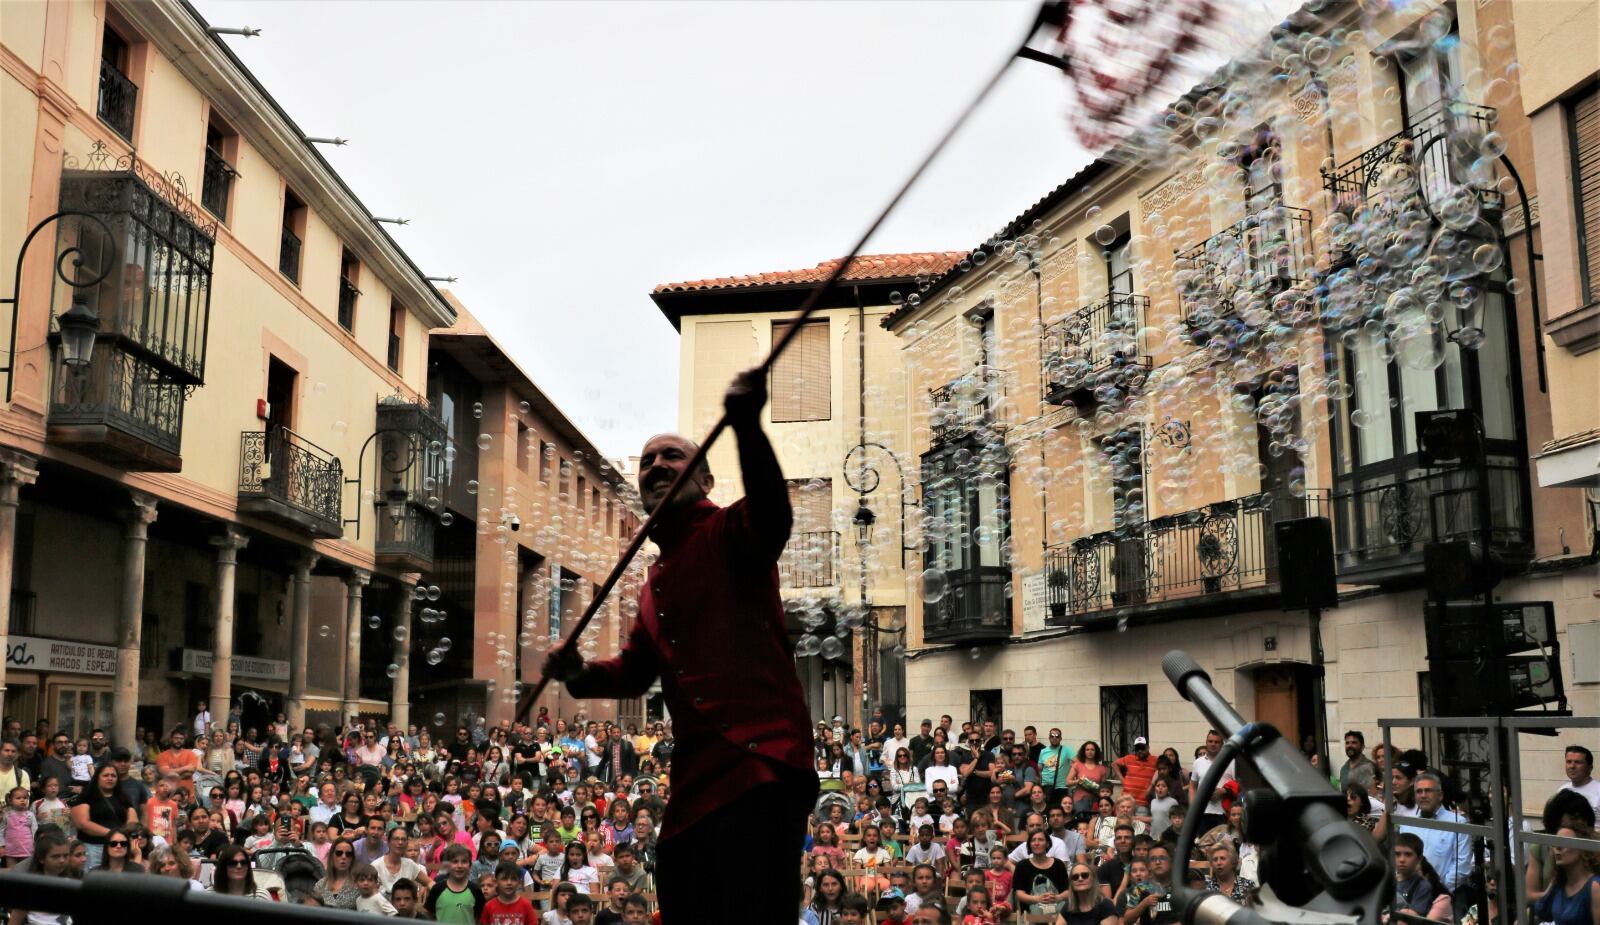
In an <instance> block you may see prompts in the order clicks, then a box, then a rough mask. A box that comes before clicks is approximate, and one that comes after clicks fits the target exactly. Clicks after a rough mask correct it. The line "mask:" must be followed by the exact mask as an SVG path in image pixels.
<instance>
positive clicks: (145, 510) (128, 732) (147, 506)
mask: <svg viewBox="0 0 1600 925" xmlns="http://www.w3.org/2000/svg"><path fill="white" fill-rule="evenodd" d="M130 494H131V495H132V496H133V510H132V511H131V512H129V514H128V518H127V523H128V532H127V534H126V535H125V536H124V543H123V548H122V609H121V611H120V612H119V613H118V614H117V677H116V685H115V687H114V689H113V692H114V694H115V697H116V701H115V705H114V707H113V708H112V720H111V741H112V742H114V743H116V744H118V745H124V746H126V745H131V744H132V742H133V732H134V729H135V728H136V727H137V725H138V715H139V649H140V643H141V639H140V636H141V631H142V630H143V623H144V554H145V548H146V547H147V546H148V545H149V539H150V525H151V524H152V523H154V522H155V519H156V499H155V498H154V497H153V496H151V495H147V494H145V493H144V492H142V491H130Z"/></svg>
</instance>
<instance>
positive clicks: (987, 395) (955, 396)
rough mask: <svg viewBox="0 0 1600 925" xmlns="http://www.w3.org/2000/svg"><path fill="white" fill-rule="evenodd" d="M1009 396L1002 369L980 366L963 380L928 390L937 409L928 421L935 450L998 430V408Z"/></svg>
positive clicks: (929, 396)
mask: <svg viewBox="0 0 1600 925" xmlns="http://www.w3.org/2000/svg"><path fill="white" fill-rule="evenodd" d="M1004 397H1005V378H1004V376H1003V375H1002V374H1001V371H1000V370H998V369H993V368H991V367H987V366H980V367H978V368H977V369H974V370H973V371H972V372H969V373H967V374H966V375H964V376H962V377H961V378H959V379H954V380H951V381H950V382H947V383H945V384H944V385H942V386H939V387H938V388H936V389H929V390H928V398H929V399H930V400H931V401H932V403H933V410H932V412H931V414H930V415H929V418H928V427H929V431H930V442H931V445H932V446H933V447H939V446H943V445H944V444H947V443H953V442H955V441H957V440H960V439H962V438H964V437H969V436H973V435H974V434H978V433H981V432H983V431H987V430H993V429H995V428H997V427H998V426H999V424H1000V422H999V421H998V420H997V419H996V417H995V414H994V409H995V406H996V405H997V404H998V403H999V402H1000V400H1001V399H1002V398H1004Z"/></svg>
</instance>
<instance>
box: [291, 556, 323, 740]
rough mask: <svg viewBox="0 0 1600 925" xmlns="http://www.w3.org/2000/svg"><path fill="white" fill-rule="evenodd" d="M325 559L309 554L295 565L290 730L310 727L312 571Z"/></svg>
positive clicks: (292, 585)
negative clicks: (308, 661)
mask: <svg viewBox="0 0 1600 925" xmlns="http://www.w3.org/2000/svg"><path fill="white" fill-rule="evenodd" d="M320 558H321V556H319V555H318V554H316V553H314V552H307V553H305V554H304V555H302V556H301V557H300V558H299V559H297V560H296V561H295V563H294V577H293V580H292V581H291V582H290V584H291V588H292V594H293V597H294V600H293V604H294V615H293V618H292V619H291V621H290V624H289V696H288V697H287V698H286V700H287V702H286V703H285V704H284V713H285V714H286V715H287V717H288V720H289V729H290V731H292V732H294V731H299V730H302V729H305V728H306V645H307V643H309V642H310V640H311V570H312V569H314V568H316V567H317V560H318V559H320Z"/></svg>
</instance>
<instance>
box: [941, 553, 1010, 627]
mask: <svg viewBox="0 0 1600 925" xmlns="http://www.w3.org/2000/svg"><path fill="white" fill-rule="evenodd" d="M943 577H944V581H943V588H944V590H943V594H942V595H940V596H939V598H938V599H937V600H933V601H930V600H928V599H927V597H926V596H924V598H923V602H922V638H923V639H924V640H925V641H927V642H960V641H968V640H981V639H1004V638H1005V637H1007V636H1010V635H1011V597H1010V595H1008V594H1007V593H1006V588H1007V586H1008V585H1010V583H1011V570H1010V569H1009V568H1007V567H1006V566H992V567H991V566H978V567H974V568H966V569H952V570H950V571H947V572H945V573H944V576H943Z"/></svg>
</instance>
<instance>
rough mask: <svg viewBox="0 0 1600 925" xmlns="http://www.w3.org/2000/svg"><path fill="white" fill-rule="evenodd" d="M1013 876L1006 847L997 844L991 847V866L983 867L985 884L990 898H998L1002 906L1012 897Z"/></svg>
mask: <svg viewBox="0 0 1600 925" xmlns="http://www.w3.org/2000/svg"><path fill="white" fill-rule="evenodd" d="M1012 877H1013V874H1012V870H1011V859H1010V858H1008V857H1007V856H1006V849H1005V847H1004V846H1001V845H996V846H995V847H993V848H991V849H989V866H988V867H985V868H984V869H983V885H984V886H985V887H987V888H988V890H989V896H990V898H991V899H995V900H998V902H999V904H1001V905H1002V906H1004V904H1005V903H1006V901H1007V900H1009V899H1010V898H1011V884H1012ZM996 911H998V910H996Z"/></svg>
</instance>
